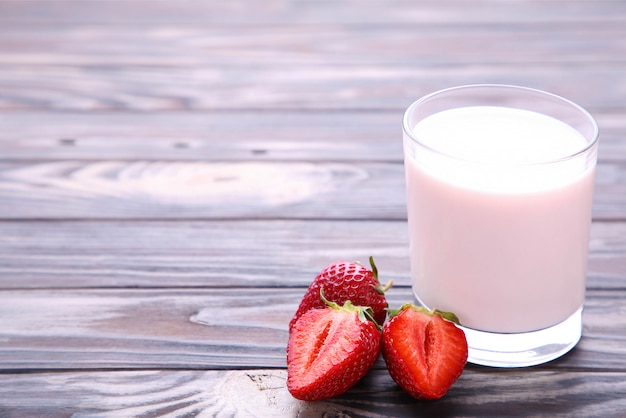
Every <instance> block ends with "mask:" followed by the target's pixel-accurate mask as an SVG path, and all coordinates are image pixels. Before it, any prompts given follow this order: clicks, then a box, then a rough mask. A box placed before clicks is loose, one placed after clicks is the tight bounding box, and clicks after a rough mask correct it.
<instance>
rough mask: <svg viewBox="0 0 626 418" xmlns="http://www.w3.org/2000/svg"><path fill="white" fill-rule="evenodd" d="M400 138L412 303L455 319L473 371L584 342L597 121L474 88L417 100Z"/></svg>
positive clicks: (541, 101) (528, 98)
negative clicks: (402, 141)
mask: <svg viewBox="0 0 626 418" xmlns="http://www.w3.org/2000/svg"><path fill="white" fill-rule="evenodd" d="M403 128H404V153H405V172H406V189H407V204H408V227H409V239H410V257H411V276H412V279H413V291H414V293H415V296H416V298H417V299H418V302H419V303H420V304H422V305H423V306H425V307H427V308H430V309H439V310H442V311H450V312H454V313H455V314H456V315H457V316H458V317H459V320H460V322H461V325H462V328H463V330H464V331H465V334H466V336H467V340H468V345H469V358H468V361H470V362H472V363H475V364H482V365H487V366H494V367H525V366H531V365H536V364H541V363H545V362H548V361H550V360H553V359H555V358H557V357H560V356H562V355H563V354H565V353H567V352H568V351H569V350H571V349H572V348H573V347H574V346H575V345H576V343H577V342H578V341H579V340H580V338H581V334H582V309H583V303H584V299H585V278H586V268H587V253H588V245H589V228H590V223H591V207H592V194H593V183H594V171H595V166H596V154H597V144H598V126H597V124H596V122H595V121H594V119H593V118H592V117H591V115H590V114H589V113H588V112H586V111H585V110H584V109H582V108H581V107H579V106H577V105H576V104H574V103H572V102H570V101H568V100H566V99H563V98H561V97H559V96H556V95H553V94H550V93H546V92H542V91H538V90H533V89H529V88H524V87H517V86H504V85H474V86H463V87H456V88H451V89H447V90H443V91H439V92H436V93H433V94H430V95H428V96H425V97H423V98H421V99H419V100H418V101H416V102H415V103H413V104H412V105H411V106H410V107H409V108H408V110H407V111H406V113H405V115H404V120H403Z"/></svg>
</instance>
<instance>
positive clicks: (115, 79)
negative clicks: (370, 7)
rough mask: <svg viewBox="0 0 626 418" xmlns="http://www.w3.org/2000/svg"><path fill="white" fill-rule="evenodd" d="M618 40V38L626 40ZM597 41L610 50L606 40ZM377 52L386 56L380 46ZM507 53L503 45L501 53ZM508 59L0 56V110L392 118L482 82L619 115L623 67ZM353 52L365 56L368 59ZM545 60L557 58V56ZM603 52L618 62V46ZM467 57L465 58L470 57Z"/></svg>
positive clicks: (594, 61) (595, 61) (593, 61)
mask: <svg viewBox="0 0 626 418" xmlns="http://www.w3.org/2000/svg"><path fill="white" fill-rule="evenodd" d="M625 27H626V26H625ZM458 36H462V35H461V34H459V35H458ZM623 38H624V39H626V33H624V34H623ZM67 42H70V41H69V40H67ZM98 42H111V40H109V41H105V40H102V41H98ZM329 42H330V43H332V42H333V41H329ZM481 42H487V40H483V41H481ZM602 42H605V43H608V44H611V43H612V41H611V40H610V39H604V40H602ZM476 47H477V48H478V47H479V45H477V46H476ZM480 47H481V48H482V44H481V45H480ZM381 48H383V49H384V48H385V46H384V44H383V46H381ZM516 48H517V46H516V45H510V46H506V47H505V48H504V49H506V50H507V51H510V50H515V49H516ZM175 49H176V48H175ZM508 53H509V52H506V53H505V52H503V53H502V54H503V55H502V56H501V58H500V59H501V61H503V62H499V63H497V62H489V60H490V58H488V57H484V58H480V57H479V58H477V59H478V60H480V62H474V63H465V62H462V59H460V58H458V57H457V56H456V55H455V54H454V53H452V52H447V53H446V55H445V57H442V58H441V59H440V62H434V63H430V64H429V63H424V62H423V61H424V60H425V58H420V57H421V56H420V55H419V54H416V55H417V56H418V58H417V59H418V60H420V62H415V63H403V62H400V63H398V62H393V60H389V59H387V60H385V59H383V58H380V59H379V60H378V61H376V62H373V63H358V62H348V63H342V62H332V61H329V60H328V59H327V58H325V57H312V58H311V59H310V60H311V61H315V63H294V62H293V59H291V58H288V57H282V56H280V55H279V57H281V60H282V61H284V62H279V63H273V64H258V65H254V66H252V65H251V64H248V63H247V60H248V56H249V54H248V50H244V51H242V52H241V55H242V56H243V57H245V60H246V63H245V64H244V63H237V64H212V63H194V62H192V63H189V64H188V65H186V66H183V64H182V63H184V62H185V59H184V57H183V58H181V57H179V56H177V55H170V56H168V58H163V56H162V54H160V53H159V54H157V57H158V59H157V58H155V60H159V61H162V60H164V59H165V60H169V61H171V62H165V63H163V62H150V60H149V59H144V60H146V61H147V62H146V63H142V62H137V61H140V58H137V56H136V55H135V54H134V53H129V58H128V59H127V60H126V61H128V62H120V63H117V64H115V65H113V64H110V63H105V62H88V63H79V62H76V61H77V60H78V58H75V57H74V56H63V55H62V54H48V53H46V54H42V56H41V58H40V62H39V63H37V62H35V63H24V64H22V65H15V64H14V63H13V62H14V61H16V60H19V57H16V56H15V54H13V53H9V54H4V55H3V53H2V52H1V49H0V66H1V68H2V71H1V72H0V108H1V109H3V110H5V111H35V112H37V111H53V112H70V111H71V112H101V111H114V112H122V111H123V112H187V111H214V110H250V109H254V110H259V111H267V110H359V111H366V110H395V111H398V112H401V111H403V110H404V109H405V108H406V107H407V106H408V105H409V104H410V103H411V102H413V101H414V100H416V99H417V98H419V97H421V96H423V95H425V94H428V93H431V92H433V91H436V90H440V89H444V88H448V87H454V86H458V85H465V84H481V83H495V84H515V85H522V86H527V87H532V88H537V89H541V90H546V91H550V92H553V93H556V94H559V95H561V96H564V97H566V98H568V99H570V100H573V101H575V102H577V103H579V104H580V105H582V106H584V107H586V108H588V109H589V110H590V111H592V112H593V113H599V112H608V111H619V112H622V111H623V109H624V108H626V103H625V99H624V98H625V97H626V81H624V77H623V74H624V72H625V69H626V64H619V65H618V64H615V65H612V64H609V63H606V60H604V59H602V58H600V57H590V58H589V60H588V61H584V60H580V61H576V62H568V61H567V60H566V59H563V60H561V61H554V62H552V63H544V62H536V61H537V60H530V59H528V57H525V58H524V59H523V62H515V61H513V60H511V59H510V57H511V56H513V55H511V56H509V55H507V54H508ZM194 54H196V53H194ZM198 54H200V53H199V52H198ZM277 54H278V53H277ZM362 54H363V55H371V53H370V52H368V51H363V52H362ZM424 54H428V52H425V53H424ZM547 54H548V55H550V56H552V57H557V56H559V53H558V51H550V52H548V53H547ZM611 54H612V55H611V56H624V57H626V48H625V49H624V50H623V51H616V52H615V51H614V52H611ZM469 55H471V56H473V52H471V51H470V52H469ZM31 56H32V55H28V57H31ZM34 56H35V57H38V56H39V55H37V54H34ZM193 56H195V55H193ZM496 57H497V55H496ZM29 59H31V58H29ZM106 59H107V58H105V57H104V55H103V54H98V55H96V56H94V58H93V60H94V61H95V60H106ZM190 60H191V61H194V60H193V59H190ZM276 60H277V59H274V61H276ZM446 60H447V61H446ZM1 61H5V62H6V64H4V65H3V64H2V63H1ZM491 61H493V59H491ZM60 63H62V64H60Z"/></svg>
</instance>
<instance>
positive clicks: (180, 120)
mask: <svg viewBox="0 0 626 418" xmlns="http://www.w3.org/2000/svg"><path fill="white" fill-rule="evenodd" d="M0 94H1V93H0ZM402 113H403V110H397V111H395V110H394V111H341V112H329V111H297V110H294V111H289V110H284V111H265V112H255V111H214V112H165V113H157V114H152V113H148V112H143V113H106V112H104V113H99V112H94V113H91V112H89V113H49V112H25V113H21V112H18V113H1V112H0V147H1V149H2V154H1V155H0V160H4V161H28V162H33V161H41V162H43V161H59V160H77V161H82V160H114V161H132V160H136V159H143V160H156V161H163V162H167V161H177V162H180V161H204V162H208V161H222V162H229V161H233V162H234V161H300V162H301V161H309V162H320V161H328V160H332V161H339V160H340V161H361V162H401V161H402V137H401V129H402V128H401V120H402ZM594 117H595V118H596V119H597V121H598V124H599V125H600V138H601V139H600V147H599V150H598V158H599V160H600V164H602V163H603V162H605V161H607V162H620V161H625V160H626V141H624V138H626V118H624V117H622V115H621V114H620V113H616V112H600V113H597V114H594ZM303 127H306V128H303Z"/></svg>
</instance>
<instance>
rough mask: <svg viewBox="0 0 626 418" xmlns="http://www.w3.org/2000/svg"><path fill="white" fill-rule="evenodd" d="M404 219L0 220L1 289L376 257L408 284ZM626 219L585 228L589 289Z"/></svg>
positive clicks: (165, 278) (596, 286) (248, 277)
mask: <svg viewBox="0 0 626 418" xmlns="http://www.w3.org/2000/svg"><path fill="white" fill-rule="evenodd" d="M407 234H408V231H407V226H406V222H405V221H393V222H390V221H371V220H366V221H323V220H321V221H314V220H304V221H299V220H285V221H280V220H271V221H268V220H260V221H254V220H248V221H238V220H217V221H183V220H178V221H176V222H170V221H165V222H163V221H142V222H127V221H125V220H121V221H88V222H82V221H78V222H74V221H51V222H43V221H35V222H32V221H20V222H0V289H37V288H40V289H41V288H59V289H62V288H98V287H103V288H114V287H138V288H193V287H203V288H223V287H242V288H255V287H265V288H272V287H300V288H303V287H306V286H308V285H309V283H310V282H311V280H312V279H313V278H314V277H315V275H316V274H317V273H318V272H319V271H321V270H322V268H323V267H325V266H326V265H327V264H329V263H331V262H333V261H335V260H338V259H343V260H349V261H361V262H363V263H364V264H366V265H367V259H368V257H369V256H370V255H371V256H374V257H375V259H376V262H377V265H378V267H379V272H380V277H381V280H382V281H383V282H385V283H386V282H387V281H388V280H390V279H393V280H394V283H395V285H396V286H410V284H411V279H410V275H409V261H408V260H409V256H408V236H407ZM625 272H626V224H625V223H615V222H610V223H602V222H595V223H593V224H592V228H591V242H590V254H589V274H588V282H587V284H588V288H589V289H592V290H602V289H604V290H610V289H625V288H626V273H625Z"/></svg>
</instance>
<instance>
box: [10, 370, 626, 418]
mask: <svg viewBox="0 0 626 418" xmlns="http://www.w3.org/2000/svg"><path fill="white" fill-rule="evenodd" d="M625 377H626V376H625V374H624V372H623V371H615V372H587V373H579V372H572V371H558V372H553V371H543V370H523V371H520V370H509V371H502V370H493V369H486V368H474V367H468V368H467V369H466V370H465V371H464V373H463V375H462V376H461V377H460V378H459V380H457V382H456V383H455V384H454V385H453V386H452V388H451V389H450V391H449V392H448V394H447V395H446V396H445V397H444V398H442V399H440V400H438V401H417V400H415V399H412V398H410V397H409V396H407V395H406V394H405V393H404V392H402V391H401V390H400V389H399V388H398V386H397V385H396V384H395V383H394V382H393V381H392V380H391V377H390V376H389V374H388V373H387V371H385V370H373V371H371V372H370V373H369V374H368V375H367V376H365V378H364V379H363V380H362V381H361V382H359V383H358V384H357V385H356V386H355V387H354V388H352V389H351V390H350V391H348V392H347V393H346V394H344V395H342V396H339V397H337V398H334V399H330V400H327V401H320V402H303V401H298V400H296V399H294V398H293V397H292V396H291V395H290V394H289V392H288V391H287V389H286V384H285V380H286V372H285V371H284V370H274V369H255V370H232V371H199V370H198V371H107V372H85V373H76V372H65V373H38V374H2V375H0V415H2V416H10V417H15V418H18V417H25V418H26V417H27V418H31V417H33V416H46V417H67V416H74V417H83V416H90V417H104V416H107V417H108V416H113V415H115V416H161V415H166V416H168V417H172V418H174V417H188V416H197V417H243V416H245V417H263V418H265V417H271V416H281V417H322V416H324V417H326V416H336V417H340V416H341V417H346V416H350V417H364V418H365V417H371V418H380V417H390V416H393V417H433V416H460V415H462V416H464V417H484V416H498V417H528V416H530V415H532V416H552V417H569V416H576V417H583V418H584V417H598V416H601V417H606V418H613V417H615V418H617V417H623V412H624V410H626V378H625ZM244 394H245V395H244ZM477 394H480V396H477Z"/></svg>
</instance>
